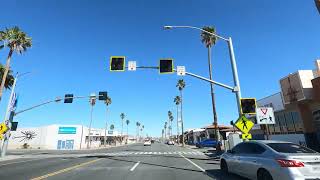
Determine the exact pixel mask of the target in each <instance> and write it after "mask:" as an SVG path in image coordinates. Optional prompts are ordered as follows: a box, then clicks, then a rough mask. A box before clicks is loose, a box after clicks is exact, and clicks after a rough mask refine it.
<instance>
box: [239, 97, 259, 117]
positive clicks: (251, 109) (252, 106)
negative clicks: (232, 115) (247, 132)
mask: <svg viewBox="0 0 320 180" xmlns="http://www.w3.org/2000/svg"><path fill="white" fill-rule="evenodd" d="M240 105H241V114H256V108H257V103H256V99H255V98H243V99H241V100H240Z"/></svg>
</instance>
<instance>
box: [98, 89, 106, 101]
mask: <svg viewBox="0 0 320 180" xmlns="http://www.w3.org/2000/svg"><path fill="white" fill-rule="evenodd" d="M107 97H108V93H107V91H100V92H99V100H102V101H105V100H107Z"/></svg>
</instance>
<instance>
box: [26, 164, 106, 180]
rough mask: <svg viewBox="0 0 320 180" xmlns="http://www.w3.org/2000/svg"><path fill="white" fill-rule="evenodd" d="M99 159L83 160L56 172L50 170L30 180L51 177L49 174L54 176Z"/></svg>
mask: <svg viewBox="0 0 320 180" xmlns="http://www.w3.org/2000/svg"><path fill="white" fill-rule="evenodd" d="M99 160H101V159H95V160H92V161H88V162H85V163H81V164H78V165H75V166H71V167H68V168H65V169H61V170H59V171H56V172H52V173H49V174H46V175H43V176H39V177H36V178H32V179H31V180H42V179H46V178H48V177H51V176H55V175H58V174H61V173H64V172H68V171H71V170H73V169H76V168H79V167H82V166H85V165H88V164H92V163H94V162H97V161H99Z"/></svg>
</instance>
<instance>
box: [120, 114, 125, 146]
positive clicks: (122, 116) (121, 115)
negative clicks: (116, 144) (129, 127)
mask: <svg viewBox="0 0 320 180" xmlns="http://www.w3.org/2000/svg"><path fill="white" fill-rule="evenodd" d="M125 117H126V115H125V114H124V113H121V114H120V118H121V143H122V135H123V120H124V118H125Z"/></svg>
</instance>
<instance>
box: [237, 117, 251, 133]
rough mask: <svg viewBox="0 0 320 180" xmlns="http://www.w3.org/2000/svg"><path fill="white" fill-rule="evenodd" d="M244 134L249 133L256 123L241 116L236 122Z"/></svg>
mask: <svg viewBox="0 0 320 180" xmlns="http://www.w3.org/2000/svg"><path fill="white" fill-rule="evenodd" d="M234 125H235V126H236V127H237V128H238V129H239V130H240V131H241V132H242V133H243V134H248V133H249V131H250V130H251V128H252V127H253V126H254V123H253V122H252V121H250V120H249V119H247V118H246V117H245V116H241V117H240V118H239V119H238V120H237V122H236V123H235V124H234Z"/></svg>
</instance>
